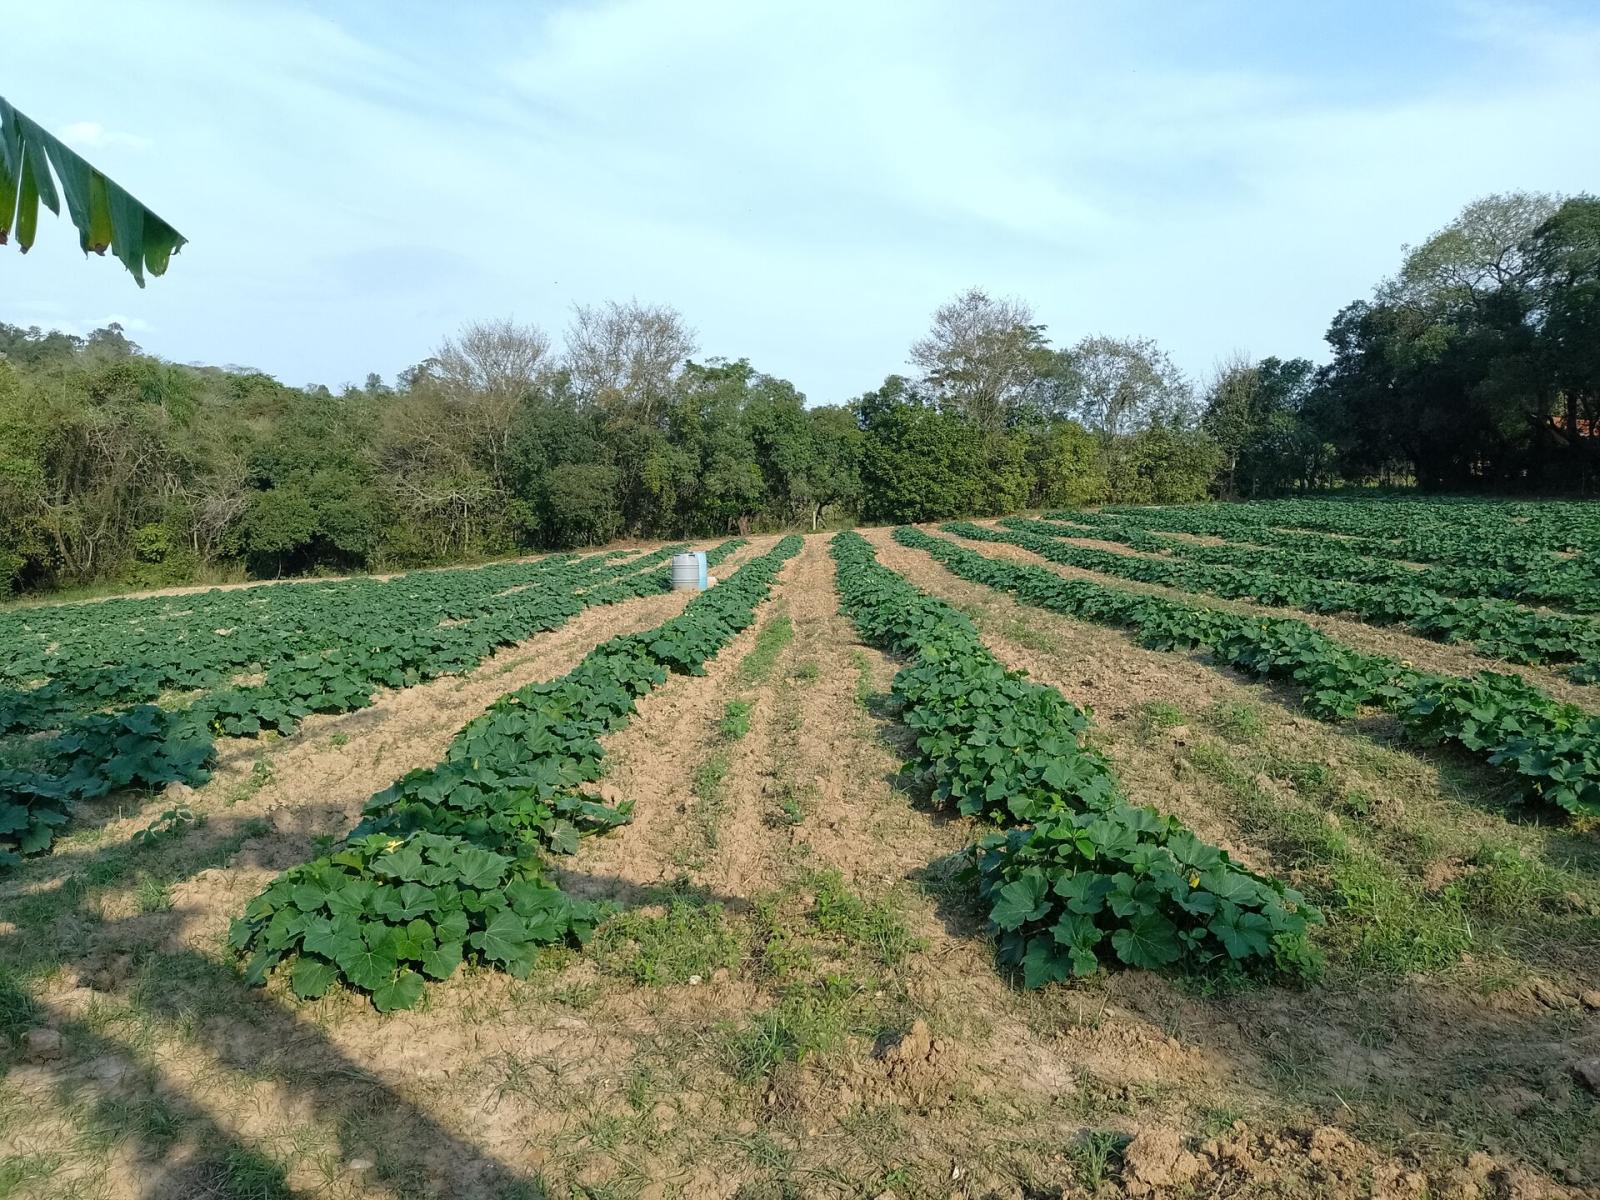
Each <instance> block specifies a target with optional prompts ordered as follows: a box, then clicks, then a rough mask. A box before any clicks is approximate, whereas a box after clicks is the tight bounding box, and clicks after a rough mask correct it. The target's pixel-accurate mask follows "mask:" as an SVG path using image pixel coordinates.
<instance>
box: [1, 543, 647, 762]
mask: <svg viewBox="0 0 1600 1200" xmlns="http://www.w3.org/2000/svg"><path fill="white" fill-rule="evenodd" d="M613 558H614V556H612V555H595V556H590V557H587V558H582V559H578V558H574V557H572V556H570V555H561V556H557V557H553V558H546V559H541V560H539V561H537V562H534V563H510V564H502V565H500V566H496V567H485V568H481V572H482V577H479V578H474V577H473V572H472V571H470V570H463V571H427V572H415V573H413V574H410V575H406V576H402V577H400V578H397V579H391V580H387V581H385V580H375V579H360V580H341V581H337V582H331V583H322V584H271V585H265V586H262V587H257V588H248V589H231V590H222V589H216V590H213V591H210V592H207V593H203V594H201V595H198V596H184V597H165V598H156V599H145V600H139V599H132V598H129V599H122V600H110V601H106V602H105V603H104V604H73V605H59V606H54V607H51V608H44V609H27V610H22V611H19V612H16V613H13V614H9V615H8V618H9V619H6V620H0V625H3V626H5V627H6V628H5V629H4V633H5V636H4V638H3V640H0V681H4V682H5V683H7V684H8V685H9V686H8V688H7V690H5V691H3V692H0V733H4V732H7V731H11V732H20V733H31V732H36V731H39V730H48V729H56V728H59V727H60V726H61V724H62V723H63V722H64V721H68V720H70V719H71V718H72V717H74V716H79V715H83V714H85V713H89V712H95V711H99V710H103V709H106V708H108V707H112V706H127V705H130V704H135V703H141V702H148V701H152V700H155V699H157V698H158V697H161V696H163V695H167V694H173V693H187V692H197V691H210V690H225V689H227V688H228V687H229V685H230V684H231V683H232V681H233V680H235V679H237V678H239V677H241V676H249V675H254V674H260V675H277V676H280V677H281V676H283V675H285V674H286V673H289V674H292V673H293V672H294V671H295V670H296V668H297V667H299V666H303V665H304V664H305V663H307V662H308V660H310V659H312V658H314V657H315V656H317V655H318V654H320V653H321V652H322V651H324V650H327V649H330V648H333V647H337V646H342V645H348V644H350V643H352V642H354V643H361V642H365V641H366V640H368V639H369V638H380V639H384V640H385V641H388V640H393V641H395V642H396V643H398V644H400V645H403V646H405V647H406V648H408V649H412V651H413V653H412V655H411V657H412V658H413V659H416V660H419V661H421V662H424V663H425V662H429V661H432V660H436V659H437V660H448V659H450V658H451V657H456V658H459V659H461V660H462V661H472V657H473V656H474V655H475V654H476V655H477V656H480V657H481V653H482V651H481V648H480V647H481V646H482V645H484V644H492V642H491V639H493V638H494V636H495V634H496V633H497V628H496V626H497V625H501V624H505V625H513V624H515V623H516V621H517V620H519V619H520V615H521V609H522V607H523V606H525V605H526V604H528V603H530V602H532V603H537V602H538V600H539V597H540V594H541V593H543V592H547V591H550V590H552V589H554V590H557V591H568V590H571V589H572V588H574V587H577V586H580V585H581V582H582V581H585V580H587V579H590V578H605V577H608V576H610V575H614V574H616V573H618V572H626V571H632V570H635V569H637V568H639V567H643V566H648V565H650V561H655V559H654V556H653V557H652V560H643V559H641V560H634V562H633V563H631V564H628V563H624V564H617V563H615V562H613V561H612V560H613ZM408 665H410V664H409V663H402V664H401V669H402V670H403V669H405V667H406V666H408Z"/></svg>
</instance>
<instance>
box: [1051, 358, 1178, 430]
mask: <svg viewBox="0 0 1600 1200" xmlns="http://www.w3.org/2000/svg"><path fill="white" fill-rule="evenodd" d="M1062 390H1063V400H1064V401H1065V405H1066V407H1067V409H1068V410H1069V411H1070V412H1071V413H1072V415H1073V416H1074V417H1076V418H1077V419H1078V420H1079V421H1080V422H1082V423H1083V425H1084V427H1085V428H1087V429H1091V430H1093V431H1094V432H1095V433H1098V434H1099V435H1100V437H1101V438H1102V439H1103V440H1104V441H1107V442H1110V441H1111V440H1113V439H1115V438H1118V437H1122V436H1123V435H1125V434H1129V433H1132V432H1134V431H1135V430H1137V429H1141V428H1144V427H1145V426H1147V425H1149V424H1150V423H1151V422H1152V421H1155V420H1157V419H1161V420H1168V419H1178V418H1184V417H1187V416H1188V415H1189V409H1190V407H1191V405H1192V403H1193V401H1192V397H1191V395H1190V391H1189V384H1188V381H1187V380H1185V379H1184V377H1183V373H1182V372H1181V371H1179V370H1178V368H1177V367H1176V366H1175V365H1174V364H1173V361H1172V359H1170V358H1169V357H1167V353H1166V351H1164V350H1162V349H1161V347H1159V346H1158V345H1156V343H1155V342H1154V341H1152V340H1151V339H1150V338H1113V337H1105V336H1103V335H1100V336H1095V337H1086V338H1084V339H1083V340H1082V341H1080V342H1079V343H1078V344H1077V345H1075V346H1073V347H1072V349H1071V350H1069V351H1067V373H1066V378H1065V380H1064V381H1063V389H1062Z"/></svg>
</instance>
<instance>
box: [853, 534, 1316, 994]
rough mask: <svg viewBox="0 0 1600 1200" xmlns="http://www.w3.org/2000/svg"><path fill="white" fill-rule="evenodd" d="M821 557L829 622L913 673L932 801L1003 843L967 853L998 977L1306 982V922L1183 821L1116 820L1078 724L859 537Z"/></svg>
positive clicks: (914, 707)
mask: <svg viewBox="0 0 1600 1200" xmlns="http://www.w3.org/2000/svg"><path fill="white" fill-rule="evenodd" d="M833 556H834V560H835V565H836V568H837V583H838V589H839V593H840V596H841V598H842V603H843V610H844V612H845V613H846V615H848V616H849V617H850V618H851V620H852V621H853V622H854V623H855V626H856V628H857V630H858V631H859V632H860V634H861V636H862V638H863V639H864V640H866V641H867V642H868V643H870V644H872V645H874V646H877V647H878V648H880V649H882V650H884V651H886V652H888V653H890V654H894V655H898V656H901V657H904V658H907V659H909V660H910V662H909V664H908V665H907V666H905V667H903V668H902V669H901V670H900V671H899V672H898V673H897V674H896V675H895V679H894V695H895V697H896V698H897V699H898V700H899V702H900V704H901V719H902V720H903V721H904V722H905V723H906V724H907V725H908V726H910V727H911V729H913V730H914V731H915V732H916V734H917V741H916V756H915V758H914V760H913V763H912V764H911V765H913V766H914V767H915V768H916V769H917V770H918V771H919V772H920V773H921V775H922V776H923V777H924V778H925V779H926V780H927V782H928V784H929V785H930V788H931V792H932V796H933V798H934V800H935V801H936V802H937V803H940V804H944V805H950V806H953V807H955V808H957V809H958V810H959V811H960V812H962V813H964V814H967V815H970V816H976V817H982V818H986V819H988V820H990V821H994V822H996V823H998V824H1000V825H1002V826H1004V827H1006V829H1005V832H1002V833H998V834H994V835H991V836H989V837H987V838H985V839H984V840H983V841H982V842H981V843H980V844H979V846H978V847H977V849H976V852H975V867H976V876H977V880H978V890H979V894H980V896H981V898H982V901H983V903H984V905H985V906H986V908H987V911H988V919H989V922H990V925H991V927H992V928H993V929H994V931H995V933H996V934H997V936H998V941H999V952H1000V958H1001V961H1002V962H1003V963H1005V964H1007V965H1010V966H1017V967H1020V968H1021V969H1022V972H1023V981H1024V983H1025V984H1026V985H1027V986H1029V987H1036V986H1039V985H1041V984H1044V983H1048V982H1051V981H1053V980H1059V979H1065V978H1068V977H1070V976H1079V975H1087V974H1090V973H1092V972H1093V971H1095V970H1096V969H1097V968H1098V967H1099V966H1100V964H1101V962H1102V959H1105V958H1110V959H1113V960H1115V961H1120V962H1123V963H1126V964H1128V965H1130V966H1135V967H1145V968H1151V969H1159V968H1163V967H1168V966H1173V965H1181V966H1183V967H1185V968H1191V969H1192V968H1202V969H1210V970H1223V971H1239V970H1252V969H1268V970H1272V969H1276V970H1281V971H1286V972H1291V973H1298V974H1311V973H1314V972H1315V970H1316V968H1317V964H1318V956H1317V954H1316V952H1315V951H1314V949H1313V948H1312V947H1311V945H1310V944H1309V942H1308V940H1307V933H1308V928H1309V926H1310V925H1311V924H1313V923H1316V922H1319V921H1320V919H1321V918H1320V916H1319V914H1318V913H1317V912H1316V910H1315V909H1313V908H1312V907H1310V906H1309V905H1308V904H1307V903H1306V902H1305V900H1304V898H1303V897H1302V896H1301V895H1300V894H1299V893H1297V892H1295V891H1293V890H1292V889H1290V888H1288V887H1286V886H1285V885H1284V884H1283V883H1282V882H1281V881H1279V880H1277V879H1273V878H1269V877H1266V876H1262V875H1257V874H1255V873H1254V872H1251V871H1249V870H1247V869H1245V868H1244V867H1242V866H1240V865H1239V864H1238V863H1236V862H1234V861H1233V860H1232V859H1230V858H1229V856H1228V854H1227V853H1226V852H1225V851H1223V850H1220V849H1218V848H1217V847H1215V846H1211V845H1208V844H1206V843H1205V842H1203V841H1201V840H1200V839H1199V838H1197V837H1196V836H1195V835H1194V834H1193V833H1191V832H1190V831H1189V830H1188V829H1186V828H1185V827H1184V826H1183V824H1182V823H1181V822H1179V821H1178V820H1177V819H1175V818H1173V817H1170V816H1163V815H1162V814H1160V813H1158V812H1156V811H1155V810H1154V809H1151V808H1144V807H1137V806H1135V805H1132V804H1130V803H1129V802H1128V801H1127V799H1126V798H1125V797H1124V796H1123V794H1122V792H1121V790H1120V788H1119V787H1118V784H1117V781H1116V779H1115V777H1114V776H1113V774H1112V772H1111V769H1110V767H1109V766H1108V765H1107V763H1106V761H1105V759H1104V758H1102V757H1101V756H1100V755H1099V754H1098V753H1096V752H1095V751H1094V750H1092V749H1089V748H1087V747H1085V746H1084V745H1083V744H1082V741H1081V740H1080V735H1081V734H1082V733H1083V732H1084V730H1085V729H1086V728H1087V727H1088V723H1089V722H1088V718H1087V717H1086V716H1085V714H1084V713H1083V712H1082V711H1081V710H1080V709H1078V708H1077V707H1075V706H1074V705H1073V704H1072V703H1071V702H1070V701H1068V700H1067V699H1066V698H1065V697H1064V696H1062V695H1061V693H1060V692H1058V691H1056V690H1055V689H1054V688H1051V687H1046V686H1043V685H1041V684H1037V683H1031V682H1029V681H1028V680H1027V679H1025V678H1024V677H1023V676H1022V675H1021V674H1020V673H1019V672H1015V671H1008V670H1006V669H1005V667H1004V666H1002V665H1001V664H1000V663H999V662H998V661H997V660H996V659H995V658H994V656H993V655H992V654H990V653H989V651H988V650H987V649H986V648H985V647H984V645H983V643H982V641H981V640H980V639H979V637H978V634H977V631H976V630H975V629H974V628H973V626H972V623H971V622H970V621H968V620H967V618H966V617H965V616H963V615H962V614H961V613H959V612H957V611H955V610H954V609H953V608H951V607H950V606H949V605H947V604H945V603H944V602H942V601H940V600H937V599H935V598H934V597H932V596H929V595H927V594H926V593H924V592H921V591H919V590H918V589H916V588H915V587H913V586H912V585H911V584H909V583H908V582H906V581H905V580H904V579H903V578H901V577H900V576H899V575H897V574H895V573H894V572H893V571H890V570H888V569H886V568H885V567H883V566H882V565H881V564H880V563H878V561H877V559H876V557H875V555H874V554H873V551H872V547H871V546H870V545H869V544H868V543H867V542H866V541H865V540H864V539H863V538H861V537H860V536H859V535H857V534H854V533H841V534H839V535H837V536H836V537H835V538H834V540H833Z"/></svg>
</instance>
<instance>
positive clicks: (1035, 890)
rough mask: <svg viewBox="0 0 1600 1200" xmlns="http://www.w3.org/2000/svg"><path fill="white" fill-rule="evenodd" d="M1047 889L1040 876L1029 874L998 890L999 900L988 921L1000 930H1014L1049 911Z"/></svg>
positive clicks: (1034, 873)
mask: <svg viewBox="0 0 1600 1200" xmlns="http://www.w3.org/2000/svg"><path fill="white" fill-rule="evenodd" d="M1048 893H1049V888H1048V887H1047V886H1046V884H1045V881H1044V879H1043V877H1042V876H1040V875H1039V874H1038V873H1037V872H1030V873H1028V874H1026V875H1023V876H1022V877H1021V878H1020V879H1017V880H1014V881H1012V882H1011V883H1008V884H1006V885H1005V887H1003V888H1001V889H1000V899H999V901H998V902H997V903H996V904H995V906H994V908H993V910H991V912H990V913H989V920H991V921H993V922H994V923H995V925H997V926H999V927H1000V928H1001V929H1016V928H1017V927H1018V926H1019V925H1022V924H1023V923H1024V922H1026V921H1035V920H1038V919H1039V918H1040V917H1042V916H1044V915H1045V913H1047V912H1048V911H1050V905H1049V901H1048V900H1047V899H1046V897H1047V895H1048Z"/></svg>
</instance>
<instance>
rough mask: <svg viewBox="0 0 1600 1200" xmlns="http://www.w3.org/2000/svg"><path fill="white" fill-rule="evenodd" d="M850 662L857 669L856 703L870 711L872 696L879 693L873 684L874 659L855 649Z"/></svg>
mask: <svg viewBox="0 0 1600 1200" xmlns="http://www.w3.org/2000/svg"><path fill="white" fill-rule="evenodd" d="M850 662H851V664H852V665H853V666H854V667H855V669H856V703H857V704H859V705H860V706H861V707H862V708H865V709H868V710H869V711H870V709H871V707H872V698H873V696H875V695H876V694H877V689H876V688H874V687H873V685H872V660H871V659H870V658H868V657H867V656H866V654H865V653H863V652H862V651H860V650H854V651H852V652H851V654H850Z"/></svg>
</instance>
